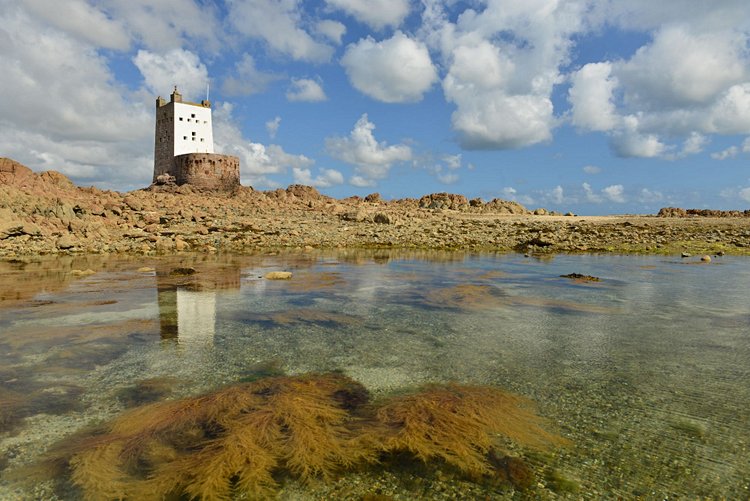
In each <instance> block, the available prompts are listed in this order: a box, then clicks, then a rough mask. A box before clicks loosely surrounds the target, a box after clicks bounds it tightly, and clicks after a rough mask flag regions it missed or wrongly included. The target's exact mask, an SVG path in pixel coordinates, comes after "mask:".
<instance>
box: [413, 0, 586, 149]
mask: <svg viewBox="0 0 750 501" xmlns="http://www.w3.org/2000/svg"><path fill="white" fill-rule="evenodd" d="M425 5H426V8H425V11H424V14H423V22H424V26H423V29H422V31H421V32H420V33H421V35H422V36H423V37H424V38H425V39H426V40H427V41H428V42H429V43H430V45H431V47H433V48H434V49H436V50H439V51H440V53H441V54H442V57H443V59H444V61H445V63H444V65H445V67H446V68H447V69H448V73H447V75H446V77H445V78H444V80H443V92H444V93H445V97H446V99H447V100H448V101H449V102H452V103H454V104H455V105H456V111H455V112H454V113H453V117H452V124H453V128H454V129H455V130H456V131H457V133H458V139H459V142H460V143H461V145H462V146H463V147H464V148H469V149H505V148H518V147H523V146H529V145H532V144H536V143H540V142H543V141H547V140H549V139H551V137H552V129H553V128H554V127H555V125H556V122H557V120H556V118H555V116H554V110H553V105H552V100H551V96H552V90H553V87H554V85H555V84H556V83H559V82H561V81H562V78H563V77H562V75H561V74H560V67H561V65H563V64H564V63H566V62H567V61H568V54H569V49H570V47H571V45H572V43H571V41H570V39H569V37H570V35H571V34H573V33H576V32H577V31H579V30H580V29H581V26H582V14H583V13H584V12H583V10H582V9H583V3H582V2H542V1H528V2H508V1H505V0H489V1H488V2H487V3H486V8H485V9H484V10H482V11H474V10H466V11H464V12H463V14H461V15H459V16H458V18H457V19H456V22H455V23H454V22H451V21H450V20H449V19H450V16H448V14H447V13H446V12H445V7H444V5H443V4H441V3H440V2H436V1H426V2H425Z"/></svg>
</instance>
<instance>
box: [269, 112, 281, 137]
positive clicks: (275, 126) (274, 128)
mask: <svg viewBox="0 0 750 501" xmlns="http://www.w3.org/2000/svg"><path fill="white" fill-rule="evenodd" d="M279 126H281V117H278V116H277V117H275V118H274V119H273V120H269V121H268V122H266V130H267V131H268V137H270V138H271V139H275V138H276V133H277V132H278V131H279Z"/></svg>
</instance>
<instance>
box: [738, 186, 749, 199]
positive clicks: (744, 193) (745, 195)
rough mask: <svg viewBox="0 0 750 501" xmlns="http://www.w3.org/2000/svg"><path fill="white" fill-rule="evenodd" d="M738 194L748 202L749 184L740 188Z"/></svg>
mask: <svg viewBox="0 0 750 501" xmlns="http://www.w3.org/2000/svg"><path fill="white" fill-rule="evenodd" d="M738 195H739V197H740V198H741V199H742V200H744V201H745V202H750V186H748V187H747V188H742V189H741V190H740V191H739V193H738Z"/></svg>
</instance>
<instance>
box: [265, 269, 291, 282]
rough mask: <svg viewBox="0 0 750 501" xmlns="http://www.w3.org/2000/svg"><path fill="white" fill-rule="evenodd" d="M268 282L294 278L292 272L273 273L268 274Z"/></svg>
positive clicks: (266, 276)
mask: <svg viewBox="0 0 750 501" xmlns="http://www.w3.org/2000/svg"><path fill="white" fill-rule="evenodd" d="M265 278H266V280H289V279H291V278H292V272H291V271H271V272H268V273H266V275H265Z"/></svg>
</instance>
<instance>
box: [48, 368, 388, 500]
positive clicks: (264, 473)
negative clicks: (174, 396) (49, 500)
mask: <svg viewBox="0 0 750 501" xmlns="http://www.w3.org/2000/svg"><path fill="white" fill-rule="evenodd" d="M363 391H366V390H364V388H363V387H361V385H359V384H358V383H356V382H354V381H352V380H350V379H348V378H346V377H345V376H343V375H340V374H325V375H306V376H298V377H274V378H267V379H262V380H258V381H255V382H252V383H245V384H239V385H235V386H230V387H227V388H224V389H221V390H218V391H216V392H214V393H210V394H207V395H203V396H198V397H193V398H186V399H182V400H175V401H168V402H160V403H155V404H150V405H145V406H142V407H139V408H135V409H133V410H131V411H129V412H126V413H124V414H123V415H122V416H120V417H118V418H117V419H115V420H114V421H113V422H112V423H110V424H109V425H107V426H106V427H105V428H104V430H101V431H100V432H99V433H95V434H93V435H92V436H89V437H88V438H86V439H84V440H82V441H78V442H77V443H76V444H75V445H73V446H71V447H68V448H67V450H66V451H65V452H63V453H62V457H59V458H58V459H59V460H60V459H61V460H62V461H58V465H60V466H65V465H67V467H69V469H70V472H71V480H72V482H73V483H74V484H75V485H77V486H78V487H79V488H81V489H82V490H83V493H84V496H85V498H86V499H92V500H93V499H164V498H166V497H169V496H171V495H176V496H181V495H186V496H188V497H189V498H197V499H205V500H223V499H228V498H229V497H230V496H231V494H232V492H233V491H234V490H238V491H245V492H248V493H251V494H253V495H255V496H264V495H269V494H270V493H272V492H273V491H274V490H275V488H276V487H277V482H276V480H275V479H274V476H273V474H274V473H275V472H278V471H287V472H290V473H292V474H294V475H296V476H298V477H300V478H301V479H303V480H309V479H312V478H315V477H324V478H326V477H330V476H331V475H332V474H333V473H334V472H336V471H337V470H340V469H342V468H347V467H350V466H352V465H354V464H356V463H358V462H361V461H373V460H375V456H376V447H375V446H374V444H373V443H371V439H370V438H369V437H367V436H365V435H362V434H358V433H356V432H355V429H356V426H355V425H354V422H353V421H355V420H356V417H355V414H354V413H352V412H350V410H348V409H347V408H346V406H347V405H348V404H349V402H350V401H351V400H352V399H350V398H348V397H347V395H350V394H351V395H355V396H356V395H360V394H361V393H362V392H363ZM355 400H356V399H355Z"/></svg>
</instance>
